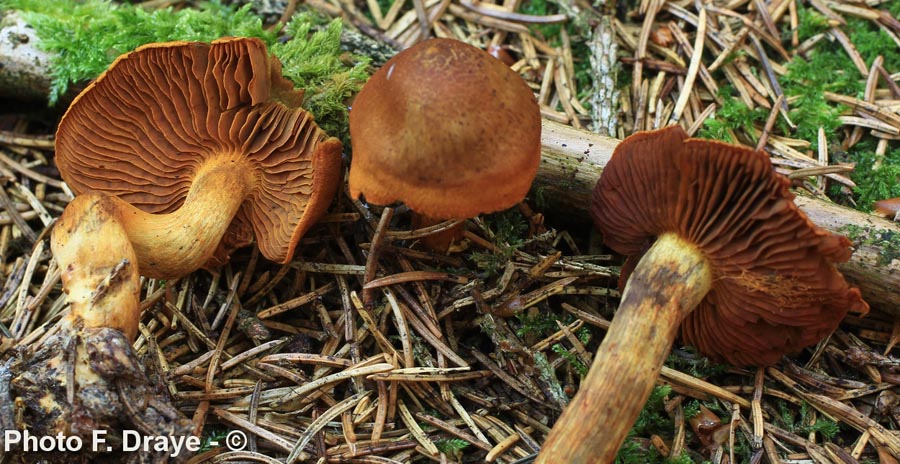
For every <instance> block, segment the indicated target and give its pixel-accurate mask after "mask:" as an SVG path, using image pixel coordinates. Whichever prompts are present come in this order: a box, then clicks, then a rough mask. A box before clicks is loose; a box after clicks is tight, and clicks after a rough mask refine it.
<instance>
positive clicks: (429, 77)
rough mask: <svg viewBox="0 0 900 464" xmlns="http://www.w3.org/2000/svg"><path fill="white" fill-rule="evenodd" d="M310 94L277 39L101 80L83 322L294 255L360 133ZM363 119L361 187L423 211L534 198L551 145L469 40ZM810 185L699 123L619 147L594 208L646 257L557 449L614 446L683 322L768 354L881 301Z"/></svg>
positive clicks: (231, 43)
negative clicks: (799, 190)
mask: <svg viewBox="0 0 900 464" xmlns="http://www.w3.org/2000/svg"><path fill="white" fill-rule="evenodd" d="M137 82H141V84H140V85H136V83H137ZM447 95H457V97H455V98H454V99H453V100H452V103H448V102H449V101H450V100H448V99H447V98H446V96H447ZM301 100H302V92H298V91H295V90H294V89H293V86H292V85H291V84H290V82H288V81H287V80H286V79H284V78H283V77H281V73H280V64H279V62H278V61H277V59H274V58H272V57H270V56H269V55H268V54H267V53H266V51H265V48H264V46H263V44H262V43H261V42H260V41H258V40H255V39H223V40H220V41H217V42H214V43H212V44H200V43H166V44H154V45H148V46H145V47H142V48H140V49H138V50H136V51H135V52H132V53H130V54H127V55H124V56H123V57H121V58H119V59H118V60H117V61H116V62H115V63H114V64H113V65H112V67H111V68H110V69H109V70H108V71H107V72H106V73H105V74H104V75H103V76H102V77H101V78H99V79H98V80H97V81H96V82H94V83H93V84H91V85H90V86H89V87H88V88H87V89H86V90H85V91H84V92H83V93H82V94H81V95H80V96H79V97H78V98H77V99H76V100H75V101H74V102H73V104H72V106H71V107H70V109H69V111H68V112H67V113H66V115H65V117H64V118H63V120H62V122H61V124H60V127H59V131H58V133H57V151H56V160H57V164H58V166H59V169H60V172H61V173H62V176H63V178H64V180H65V181H66V182H67V184H68V185H69V186H70V187H71V188H72V189H73V191H75V192H76V193H77V194H78V196H77V197H76V199H75V200H74V201H73V202H72V203H71V204H70V205H69V207H68V208H67V209H66V211H65V212H64V214H63V216H62V218H61V219H60V221H59V223H58V224H57V226H56V228H55V229H54V231H53V235H52V248H53V252H54V255H55V256H56V259H57V261H58V263H59V266H60V268H61V269H62V271H63V284H64V288H65V290H66V292H67V293H68V298H69V301H70V303H71V310H70V313H69V316H68V318H67V321H68V324H69V327H71V328H72V329H71V330H82V331H83V330H89V329H98V328H112V329H117V330H119V331H121V332H122V333H123V334H124V335H125V337H126V339H127V340H133V338H134V336H135V334H136V333H137V324H138V320H139V316H140V314H139V313H140V305H139V298H138V293H139V288H140V285H139V277H138V276H139V275H144V276H148V277H155V278H164V279H172V278H177V277H179V276H183V275H185V274H187V273H189V272H192V271H194V270H196V269H198V268H200V267H203V266H208V267H212V266H216V265H218V264H221V263H222V262H224V260H226V259H227V257H228V255H229V253H230V252H231V251H233V250H234V249H235V248H236V247H239V246H244V245H247V244H249V243H250V242H251V241H255V243H256V245H257V246H258V247H259V249H260V251H261V252H262V254H263V255H264V256H265V257H266V258H268V259H270V260H273V261H277V262H281V263H284V262H287V261H289V260H290V259H292V256H293V254H294V249H295V247H296V245H297V242H298V240H299V238H300V237H301V236H302V235H303V234H304V233H305V232H306V231H307V230H308V229H309V227H310V226H311V225H312V224H313V223H314V222H315V221H316V220H317V219H319V218H320V217H321V216H322V215H323V214H324V212H325V210H326V208H327V207H328V205H329V204H330V203H331V201H332V199H333V197H334V195H335V193H336V191H337V189H338V186H339V184H340V181H341V177H342V176H341V174H342V170H341V161H340V156H341V149H342V148H341V144H340V142H338V141H337V140H336V139H334V138H333V137H329V136H328V135H327V134H325V133H323V132H322V131H321V130H320V129H319V128H318V127H317V126H316V125H315V123H314V121H313V119H312V117H311V116H310V115H309V114H308V113H306V112H305V111H304V110H303V109H301V108H300V105H299V104H300V101H301ZM186 114H191V115H193V116H192V117H190V118H185V117H184V115H186ZM497 127H503V130H497V129H496V128H497ZM350 135H351V139H352V141H353V160H352V163H351V166H350V172H349V191H350V194H351V196H353V197H354V198H359V197H360V196H364V197H365V200H366V201H367V202H369V203H372V204H378V205H390V204H392V203H394V202H398V201H402V202H403V203H405V204H406V205H407V206H408V207H409V208H410V209H411V210H413V211H414V212H415V214H416V215H417V218H418V219H417V221H418V222H417V223H418V224H434V223H438V222H440V221H444V220H460V219H464V218H470V217H474V216H477V215H479V214H483V213H489V212H494V211H498V210H502V209H505V208H509V207H511V206H513V205H515V204H516V203H518V202H520V201H522V199H523V198H524V197H525V195H526V194H527V192H528V190H529V188H530V186H531V183H532V181H533V180H534V177H535V174H536V172H537V168H538V165H539V163H540V157H541V150H540V147H541V117H540V111H539V108H538V105H537V103H536V101H535V97H534V93H533V91H532V90H531V89H530V88H529V87H528V86H527V84H525V82H524V81H523V80H522V79H521V78H520V77H519V76H518V75H517V74H516V73H515V72H514V71H512V70H511V69H509V68H508V67H507V66H506V65H505V64H503V63H502V62H501V61H499V60H497V59H495V58H493V57H492V56H490V55H489V54H487V53H485V52H484V51H481V50H479V49H477V48H475V47H472V46H470V45H467V44H464V43H462V42H458V41H455V40H449V39H431V40H427V41H424V42H422V43H419V44H417V45H415V46H413V47H411V48H409V49H407V50H405V51H403V52H401V53H399V54H398V55H397V56H395V57H394V58H393V59H391V60H390V61H388V62H387V63H386V64H385V65H384V66H383V67H382V68H381V69H379V70H378V71H377V72H376V73H375V74H374V75H373V76H372V77H371V79H370V81H369V82H368V83H367V84H366V86H365V87H364V88H363V90H362V91H361V92H360V93H359V95H358V96H357V97H356V98H355V100H354V102H353V106H352V110H351V112H350ZM451 173H452V174H451ZM792 200H793V195H792V194H791V193H790V191H789V183H788V181H787V180H786V179H785V178H783V177H781V176H779V175H778V174H776V173H775V172H774V171H773V169H772V166H771V165H770V162H769V159H768V157H767V156H766V155H765V154H763V153H759V152H754V151H752V150H749V149H744V148H741V147H737V146H733V145H727V144H723V143H718V142H711V141H704V140H696V139H691V138H688V137H687V135H686V134H685V133H684V131H683V130H681V129H680V128H679V127H677V126H675V127H669V128H666V129H661V130H658V131H652V132H646V133H639V134H636V135H634V136H632V137H629V138H628V139H626V140H625V141H623V142H622V143H621V144H620V145H619V146H618V147H617V149H616V151H615V153H614V155H613V157H612V160H611V161H610V162H609V164H608V165H607V167H606V169H605V170H604V172H603V175H602V177H601V179H600V181H599V182H598V184H597V186H596V188H595V190H594V192H593V198H592V204H591V216H592V218H593V220H594V223H595V224H596V226H597V228H598V229H599V230H600V231H601V232H602V234H603V238H604V240H605V243H606V244H607V245H608V246H609V247H610V248H612V249H613V250H615V251H617V252H619V253H621V254H624V255H626V256H628V261H627V262H626V264H625V266H624V267H623V273H622V281H623V282H625V281H626V279H627V283H626V284H625V285H624V291H623V296H622V301H621V304H620V307H619V310H618V313H617V315H616V317H615V318H614V321H613V323H612V325H611V327H610V328H609V331H608V334H607V335H606V337H605V338H604V340H603V342H602V345H601V346H600V347H599V348H598V350H597V354H596V356H595V358H594V361H593V364H592V366H591V369H590V371H589V373H588V375H587V377H586V378H585V379H584V380H583V382H582V385H581V388H580V390H579V391H578V393H577V394H576V395H575V397H574V398H573V400H572V402H571V404H570V405H569V406H568V408H567V409H566V410H565V412H564V413H563V415H562V416H561V417H560V419H559V420H558V422H557V423H556V424H555V426H554V427H553V429H552V431H551V433H550V436H549V437H548V439H547V441H546V443H545V444H544V447H543V449H542V451H541V453H540V455H539V457H538V458H537V462H539V463H589V462H590V463H598V462H599V463H608V462H612V461H613V460H614V458H615V454H616V451H617V450H618V448H619V446H620V445H621V443H622V442H623V440H624V438H625V436H626V434H627V432H628V431H629V429H630V428H631V425H632V423H633V422H634V420H635V418H636V417H637V415H638V413H639V411H640V409H641V407H642V406H643V404H644V402H645V401H646V399H647V397H648V396H649V394H650V391H651V389H652V387H653V385H654V384H655V382H656V378H657V375H658V373H659V371H660V369H661V366H662V364H663V361H664V360H665V358H666V356H667V354H668V352H669V349H670V347H671V345H672V343H673V341H674V340H675V338H676V337H677V336H678V335H679V334H680V335H681V338H682V340H683V341H684V342H685V343H687V344H691V345H693V346H696V347H697V348H698V349H699V350H700V351H701V352H702V353H703V354H705V355H707V356H709V357H711V358H713V359H715V360H719V361H723V362H728V363H732V364H735V365H742V366H743V365H767V364H772V363H775V362H776V361H778V360H779V359H780V357H781V356H782V355H783V354H785V353H791V352H796V351H798V350H800V349H802V348H803V347H806V346H809V345H811V344H814V343H816V342H818V341H819V340H820V339H822V338H823V337H825V336H826V335H828V334H829V333H830V332H831V331H833V330H834V329H835V328H836V326H837V325H838V323H839V321H840V320H841V319H842V318H843V317H844V316H845V315H846V314H847V313H848V312H857V313H865V312H866V311H867V310H868V306H867V305H866V303H865V302H864V301H863V300H862V298H861V297H860V294H859V291H858V290H857V289H855V288H851V287H850V286H849V285H848V284H847V283H846V282H845V280H844V278H843V277H842V276H841V274H840V273H839V272H838V271H837V268H836V267H835V265H836V263H839V262H842V261H845V260H847V259H848V258H849V256H850V248H849V246H850V242H849V241H848V240H847V239H846V238H844V237H841V236H836V235H833V234H831V233H829V232H827V231H824V230H823V229H821V228H819V227H817V226H816V225H814V224H813V223H811V222H810V221H809V220H808V219H807V217H806V216H805V215H804V214H803V213H802V212H801V211H800V210H799V209H798V208H797V207H796V206H795V205H794V203H793V201H792ZM457 237H458V236H454V235H452V234H451V235H450V236H449V238H448V237H444V238H443V239H441V240H438V241H437V242H435V243H437V244H436V245H434V246H435V247H437V248H438V249H443V250H446V249H447V244H448V243H450V242H452V241H453V240H455V239H456V238H457ZM80 373H81V371H80V370H79V371H77V372H76V374H80Z"/></svg>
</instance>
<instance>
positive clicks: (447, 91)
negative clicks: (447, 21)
mask: <svg viewBox="0 0 900 464" xmlns="http://www.w3.org/2000/svg"><path fill="white" fill-rule="evenodd" d="M540 134H541V117H540V110H539V109H538V106H537V102H536V101H535V98H534V93H533V92H532V91H531V89H530V88H529V87H528V85H526V84H525V82H524V81H523V80H522V79H521V78H520V77H519V76H518V75H517V74H516V73H515V72H514V71H512V70H511V69H509V67H508V66H506V65H505V64H503V63H502V62H501V61H499V60H497V59H496V58H493V57H492V56H490V55H489V54H487V53H486V52H484V51H482V50H480V49H478V48H475V47H473V46H471V45H468V44H465V43H463V42H459V41H457V40H451V39H431V40H426V41H424V42H420V43H418V44H416V45H414V46H412V47H410V48H408V49H406V50H404V51H402V52H400V53H399V54H397V55H396V56H394V57H393V58H392V59H391V60H389V61H388V62H387V63H385V65H384V66H382V67H381V69H379V70H378V71H377V72H376V73H375V74H373V75H372V77H371V78H370V79H369V81H368V83H366V85H365V86H364V87H363V89H362V91H360V93H359V95H357V97H356V99H355V101H354V102H353V108H352V110H351V111H350V137H351V139H352V140H353V162H352V164H351V166H350V179H349V181H350V194H351V195H352V196H353V197H354V198H358V197H359V195H360V194H365V196H366V201H369V202H371V203H375V204H379V205H386V204H390V203H393V202H396V201H402V202H404V203H406V205H407V206H409V207H410V208H411V209H412V210H414V211H416V212H418V213H421V214H425V215H427V216H432V217H435V218H444V219H449V218H460V219H461V218H468V217H474V216H477V215H478V214H481V213H488V212H493V211H498V210H501V209H505V208H509V207H510V206H513V205H514V204H516V203H517V202H519V201H521V200H522V198H524V197H525V195H526V194H527V193H528V189H529V188H530V187H531V182H532V181H533V180H534V176H535V174H536V173H537V167H538V162H539V161H540V146H541V141H540Z"/></svg>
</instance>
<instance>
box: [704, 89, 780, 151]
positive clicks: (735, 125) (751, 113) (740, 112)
mask: <svg viewBox="0 0 900 464" xmlns="http://www.w3.org/2000/svg"><path fill="white" fill-rule="evenodd" d="M719 96H720V97H721V98H722V107H721V108H719V110H718V111H717V112H716V117H715V118H709V119H706V120H705V121H703V127H702V128H700V131H699V132H698V136H699V137H702V138H707V139H713V140H723V141H726V142H730V143H735V142H737V140H733V139H732V137H731V134H730V133H729V131H737V130H740V131H743V132H744V133H750V134H752V133H754V132H755V130H754V129H753V127H754V126H755V125H762V124H765V121H766V117H768V111H766V110H765V109H763V108H756V109H750V108H749V107H747V105H745V104H744V103H743V102H742V101H741V100H740V99H738V98H736V96H737V95H736V91H735V90H734V88H733V87H732V86H730V85H728V86H724V87H722V88H721V89H719Z"/></svg>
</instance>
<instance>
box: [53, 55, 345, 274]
mask: <svg viewBox="0 0 900 464" xmlns="http://www.w3.org/2000/svg"><path fill="white" fill-rule="evenodd" d="M302 98H303V94H302V92H297V91H294V90H293V85H292V84H291V83H290V81H288V80H287V79H285V78H284V77H282V76H281V64H280V62H279V61H278V60H277V59H276V58H274V57H271V56H269V55H268V53H267V52H266V49H265V45H264V44H263V43H262V42H261V41H260V40H258V39H252V38H228V39H221V40H218V41H216V42H213V43H212V44H206V43H189V42H169V43H161V44H150V45H146V46H143V47H140V48H138V49H137V50H135V51H133V52H131V53H128V54H125V55H122V56H121V57H119V58H118V59H117V60H116V61H115V62H114V63H113V65H112V66H111V67H110V68H109V69H108V70H107V71H106V72H105V73H104V74H103V75H102V76H100V77H99V78H98V79H97V80H96V81H94V82H93V83H91V85H90V86H88V88H87V89H85V90H84V91H83V92H82V93H81V94H80V95H79V96H78V97H77V98H76V99H75V101H74V102H73V103H72V105H71V106H70V108H69V110H68V111H67V112H66V114H65V116H64V117H63V119H62V121H61V122H60V125H59V129H58V131H57V138H56V163H57V166H58V167H59V170H60V173H61V174H62V177H63V179H64V180H65V181H66V183H67V184H68V185H69V186H70V187H71V188H72V190H73V191H74V192H75V193H82V192H87V191H91V190H93V191H99V192H105V193H109V194H112V195H116V196H118V197H120V198H122V199H123V200H125V201H127V202H129V203H131V204H133V205H134V206H136V207H138V208H139V209H142V210H144V211H147V212H151V213H166V212H171V211H174V210H176V209H177V208H179V206H180V205H181V204H182V203H183V201H184V198H185V195H186V193H187V191H188V188H189V187H190V185H191V182H192V180H193V178H194V176H195V175H196V173H197V171H198V170H199V169H200V168H201V166H203V165H204V164H205V163H208V162H210V161H211V160H217V159H229V160H231V161H234V162H235V166H241V169H251V170H252V172H253V174H252V176H253V178H254V185H255V187H254V188H253V190H252V192H251V193H250V195H249V197H248V198H247V199H245V200H244V203H243V204H242V206H241V208H240V210H239V211H238V213H237V214H238V217H239V220H236V221H235V222H234V223H233V224H234V225H233V227H241V226H240V224H252V227H253V231H254V233H255V236H256V240H257V243H258V246H259V248H260V251H261V252H262V253H263V255H264V256H266V257H267V258H268V259H271V260H273V261H278V262H286V261H287V260H289V259H290V258H291V256H292V255H293V251H294V247H295V246H296V243H297V241H299V239H300V237H301V236H302V235H303V234H304V233H305V232H306V230H307V229H308V228H309V227H310V226H311V224H312V223H313V222H315V220H316V219H317V218H319V217H321V215H322V214H324V212H325V209H326V208H327V206H328V204H329V203H330V202H331V200H332V199H333V197H334V194H335V192H336V190H337V186H338V184H339V181H340V163H341V160H340V152H341V145H340V142H339V141H338V140H337V139H335V138H333V137H329V136H328V135H327V134H325V133H324V132H323V131H322V130H321V129H319V127H318V126H317V125H316V124H315V122H314V121H313V117H312V116H311V115H310V114H309V113H308V112H306V111H305V110H303V109H302V108H300V106H299V104H300V101H301V100H302ZM243 227H246V226H243ZM231 234H232V235H236V236H242V235H246V234H245V233H243V232H242V231H231Z"/></svg>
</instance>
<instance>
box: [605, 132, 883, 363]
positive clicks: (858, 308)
mask: <svg viewBox="0 0 900 464" xmlns="http://www.w3.org/2000/svg"><path fill="white" fill-rule="evenodd" d="M789 187H790V182H789V181H788V180H787V179H786V178H785V177H783V176H780V175H777V174H776V173H775V172H774V171H773V169H772V166H771V162H770V161H769V157H768V156H767V155H766V154H765V153H762V152H756V151H753V150H751V149H748V148H744V147H740V146H736V145H729V144H725V143H721V142H715V141H709V140H699V139H691V138H688V137H687V134H686V133H685V132H684V131H683V130H682V129H681V127H679V126H672V127H669V128H666V129H661V130H657V131H650V132H644V133H639V134H635V135H634V136H632V137H629V138H628V139H627V140H626V141H625V142H623V143H622V144H621V145H620V146H619V147H618V148H617V149H616V151H615V153H614V155H613V159H612V160H611V161H610V163H609V164H608V165H607V166H606V168H605V169H604V171H603V175H602V176H601V178H600V181H599V182H598V183H597V186H596V188H595V190H594V196H593V200H592V203H591V215H592V217H593V219H594V223H595V224H596V225H597V227H598V228H599V229H600V231H601V232H602V233H603V238H604V241H605V243H606V244H607V245H608V246H609V247H610V248H612V249H613V250H615V251H617V252H619V253H621V254H624V255H627V256H629V262H630V263H629V264H634V263H635V262H637V261H638V260H639V259H640V256H641V255H642V254H643V253H644V252H645V251H646V250H647V249H648V248H649V247H650V245H651V244H652V243H653V241H654V240H655V239H656V237H658V236H660V235H662V234H664V233H667V232H670V233H675V234H677V235H678V236H679V237H681V238H682V239H684V240H685V241H687V242H689V243H691V244H693V246H695V247H697V248H698V249H699V251H700V253H701V254H702V255H703V256H704V257H705V258H706V260H708V262H709V265H710V268H711V270H712V284H711V288H710V290H709V293H708V294H707V295H706V297H705V298H704V299H703V300H702V301H701V302H700V304H699V305H698V306H697V308H696V309H695V310H694V311H693V312H691V313H690V314H689V315H688V316H687V318H686V319H685V321H684V323H683V324H682V329H681V335H682V337H683V341H684V342H685V343H687V344H689V345H693V346H695V347H697V348H698V349H699V350H700V351H701V352H702V353H704V354H705V355H707V356H709V357H711V358H713V359H715V360H716V361H725V362H728V363H730V364H734V365H739V366H746V365H768V364H772V363H775V362H776V361H778V360H779V359H780V358H781V356H782V355H784V354H786V353H792V352H796V351H799V350H800V349H802V348H804V347H806V346H809V345H812V344H815V343H817V342H818V341H819V340H821V339H822V338H823V337H825V336H826V335H828V334H829V333H830V332H831V331H833V330H834V329H835V328H836V327H837V326H838V324H839V322H840V321H841V320H842V319H843V317H844V316H845V315H846V314H847V313H848V312H857V313H865V312H867V311H868V305H867V304H866V303H865V302H864V301H863V300H862V298H861V296H860V293H859V290H858V289H856V288H851V287H850V286H849V285H848V284H847V282H846V281H845V280H844V277H843V276H842V275H841V273H840V272H839V271H838V269H837V267H836V265H835V263H840V262H844V261H847V260H848V259H849V258H850V255H851V250H850V245H851V243H850V241H849V240H848V239H847V238H846V237H843V236H839V235H834V234H832V233H830V232H828V231H826V230H824V229H821V228H820V227H818V226H816V225H815V224H813V223H812V222H811V221H810V220H809V219H808V218H807V217H806V215H805V214H804V213H803V212H802V211H801V210H800V209H799V208H798V207H797V206H796V205H795V204H794V202H793V198H794V195H793V194H792V193H791V192H790V190H789ZM626 267H630V266H626Z"/></svg>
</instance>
